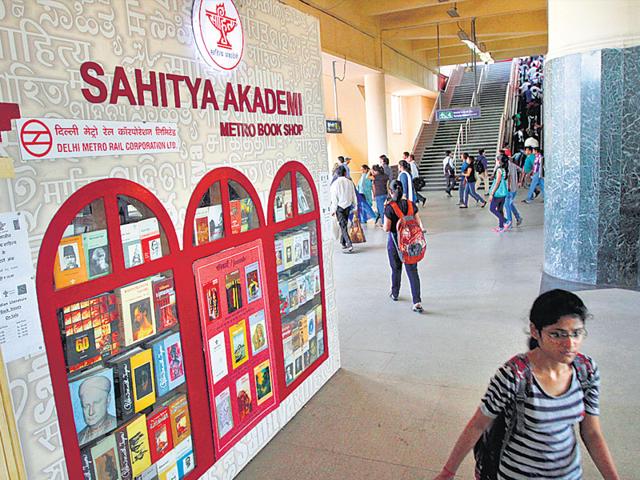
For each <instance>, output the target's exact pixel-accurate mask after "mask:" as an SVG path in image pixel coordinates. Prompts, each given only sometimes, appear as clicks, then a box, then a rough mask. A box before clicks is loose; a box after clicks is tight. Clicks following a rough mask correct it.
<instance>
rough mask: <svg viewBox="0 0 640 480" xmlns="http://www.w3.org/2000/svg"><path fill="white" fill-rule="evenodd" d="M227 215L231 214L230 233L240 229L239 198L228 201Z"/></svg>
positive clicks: (240, 206) (240, 211)
mask: <svg viewBox="0 0 640 480" xmlns="http://www.w3.org/2000/svg"><path fill="white" fill-rule="evenodd" d="M229 215H230V216H231V233H232V234H234V233H240V232H241V231H242V205H241V204H240V200H231V201H229Z"/></svg>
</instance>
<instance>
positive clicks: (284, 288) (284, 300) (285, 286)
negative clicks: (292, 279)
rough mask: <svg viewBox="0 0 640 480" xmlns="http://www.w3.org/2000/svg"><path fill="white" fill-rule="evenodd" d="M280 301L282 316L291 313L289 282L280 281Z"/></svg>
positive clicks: (286, 280) (285, 280)
mask: <svg viewBox="0 0 640 480" xmlns="http://www.w3.org/2000/svg"><path fill="white" fill-rule="evenodd" d="M278 301H279V302H280V315H281V316H283V315H286V314H288V313H289V310H290V307H289V280H288V279H286V278H285V279H281V280H279V281H278Z"/></svg>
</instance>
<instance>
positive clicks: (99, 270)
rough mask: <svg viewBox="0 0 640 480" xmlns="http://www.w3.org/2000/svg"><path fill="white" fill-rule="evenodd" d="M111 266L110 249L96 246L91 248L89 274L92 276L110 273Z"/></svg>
mask: <svg viewBox="0 0 640 480" xmlns="http://www.w3.org/2000/svg"><path fill="white" fill-rule="evenodd" d="M110 269H111V267H110V265H109V251H108V250H107V249H106V248H105V247H96V248H90V249H89V276H90V277H91V278H94V277H99V276H101V275H104V274H106V273H109V271H110Z"/></svg>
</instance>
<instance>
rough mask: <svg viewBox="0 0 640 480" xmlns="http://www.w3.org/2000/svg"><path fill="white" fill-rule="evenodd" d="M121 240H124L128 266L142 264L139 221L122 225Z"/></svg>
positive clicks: (123, 249) (123, 248)
mask: <svg viewBox="0 0 640 480" xmlns="http://www.w3.org/2000/svg"><path fill="white" fill-rule="evenodd" d="M120 240H121V241H122V253H123V255H124V266H125V267H126V268H131V267H135V266H136V265H142V263H143V262H144V257H143V255H142V243H141V242H140V228H139V226H138V223H126V224H123V225H120Z"/></svg>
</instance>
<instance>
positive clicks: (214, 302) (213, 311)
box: [203, 280, 220, 322]
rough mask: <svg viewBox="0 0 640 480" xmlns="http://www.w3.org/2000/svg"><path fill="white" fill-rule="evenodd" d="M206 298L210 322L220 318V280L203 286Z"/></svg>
mask: <svg viewBox="0 0 640 480" xmlns="http://www.w3.org/2000/svg"><path fill="white" fill-rule="evenodd" d="M203 290H204V297H205V298H206V300H207V313H208V317H209V321H210V322H212V321H213V320H216V319H218V318H220V290H219V289H218V280H212V281H210V282H208V283H205V284H204V286H203Z"/></svg>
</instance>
